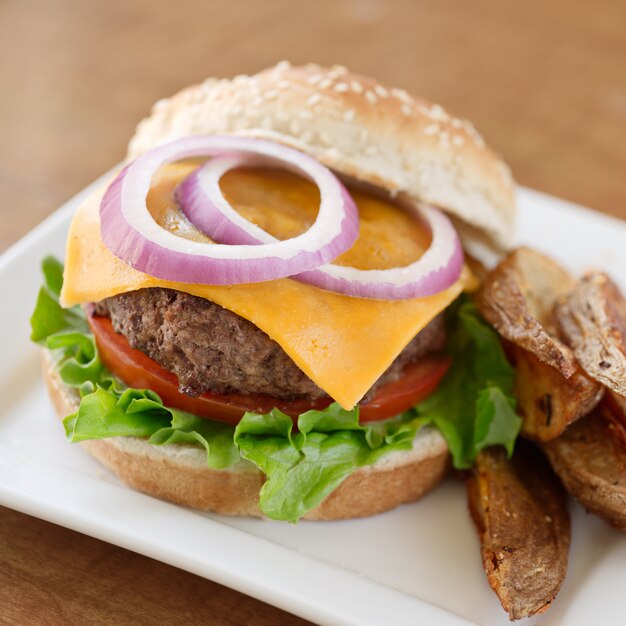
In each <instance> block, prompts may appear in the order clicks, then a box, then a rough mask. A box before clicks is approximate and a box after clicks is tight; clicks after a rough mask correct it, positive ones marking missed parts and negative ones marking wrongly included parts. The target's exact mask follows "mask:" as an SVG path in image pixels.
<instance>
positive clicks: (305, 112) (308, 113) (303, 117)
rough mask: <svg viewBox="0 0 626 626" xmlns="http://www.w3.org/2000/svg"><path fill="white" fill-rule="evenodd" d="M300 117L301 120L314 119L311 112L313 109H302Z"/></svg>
mask: <svg viewBox="0 0 626 626" xmlns="http://www.w3.org/2000/svg"><path fill="white" fill-rule="evenodd" d="M298 117H299V118H300V119H301V120H312V119H313V113H311V111H308V110H307V109H302V111H300V112H299V113H298Z"/></svg>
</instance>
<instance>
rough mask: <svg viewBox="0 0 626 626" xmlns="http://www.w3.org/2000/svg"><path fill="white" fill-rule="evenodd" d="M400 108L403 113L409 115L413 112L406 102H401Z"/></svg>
mask: <svg viewBox="0 0 626 626" xmlns="http://www.w3.org/2000/svg"><path fill="white" fill-rule="evenodd" d="M400 108H401V109H402V113H404V115H407V116H408V115H411V113H413V111H412V110H411V107H410V106H409V105H408V104H403V105H402V106H401V107H400Z"/></svg>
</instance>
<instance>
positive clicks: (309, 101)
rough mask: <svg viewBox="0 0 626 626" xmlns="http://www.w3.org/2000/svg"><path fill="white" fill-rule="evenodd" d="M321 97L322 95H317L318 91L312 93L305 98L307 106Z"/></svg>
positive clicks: (315, 102)
mask: <svg viewBox="0 0 626 626" xmlns="http://www.w3.org/2000/svg"><path fill="white" fill-rule="evenodd" d="M321 99H322V96H320V95H319V93H312V94H311V95H310V96H309V97H308V98H307V99H306V103H307V104H308V105H309V106H313V105H314V104H317V103H318V102H319V101H320V100H321Z"/></svg>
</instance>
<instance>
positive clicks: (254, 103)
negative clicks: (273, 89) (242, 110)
mask: <svg viewBox="0 0 626 626" xmlns="http://www.w3.org/2000/svg"><path fill="white" fill-rule="evenodd" d="M251 104H252V106H254V107H258V106H261V105H262V104H263V98H262V97H261V96H255V97H254V98H253V99H252V103H251Z"/></svg>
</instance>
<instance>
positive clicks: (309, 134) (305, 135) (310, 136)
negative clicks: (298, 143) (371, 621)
mask: <svg viewBox="0 0 626 626" xmlns="http://www.w3.org/2000/svg"><path fill="white" fill-rule="evenodd" d="M300 139H301V140H302V141H304V143H309V142H310V141H311V140H312V139H313V133H312V132H311V131H310V130H305V131H304V132H303V133H302V136H301V137H300Z"/></svg>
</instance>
